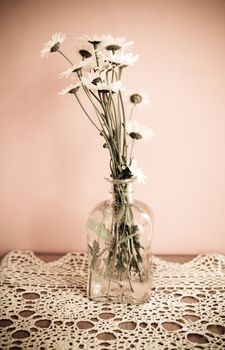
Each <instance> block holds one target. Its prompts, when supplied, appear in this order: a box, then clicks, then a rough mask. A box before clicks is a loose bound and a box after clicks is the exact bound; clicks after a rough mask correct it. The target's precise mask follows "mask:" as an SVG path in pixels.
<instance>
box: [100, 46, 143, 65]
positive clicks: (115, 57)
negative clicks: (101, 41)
mask: <svg viewBox="0 0 225 350" xmlns="http://www.w3.org/2000/svg"><path fill="white" fill-rule="evenodd" d="M99 54H100V56H101V57H102V59H103V60H104V61H108V62H110V63H113V64H116V65H120V66H128V65H133V64H134V63H135V62H137V60H138V58H139V56H138V55H134V54H133V53H132V52H126V53H125V52H124V51H123V50H120V51H116V52H113V51H107V52H106V53H104V52H100V53H99Z"/></svg>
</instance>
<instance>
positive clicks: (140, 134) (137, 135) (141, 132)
mask: <svg viewBox="0 0 225 350" xmlns="http://www.w3.org/2000/svg"><path fill="white" fill-rule="evenodd" d="M126 131H127V133H128V135H129V136H130V137H131V138H132V139H133V140H141V141H143V142H148V141H151V140H152V139H153V138H154V136H155V135H154V132H153V130H152V129H150V128H147V127H146V126H144V125H140V124H139V123H138V122H137V121H135V120H129V121H127V122H126Z"/></svg>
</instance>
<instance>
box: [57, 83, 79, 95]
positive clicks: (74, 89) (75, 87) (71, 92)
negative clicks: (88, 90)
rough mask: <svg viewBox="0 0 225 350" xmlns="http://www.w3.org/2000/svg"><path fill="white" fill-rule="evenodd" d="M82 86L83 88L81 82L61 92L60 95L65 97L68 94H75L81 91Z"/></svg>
mask: <svg viewBox="0 0 225 350" xmlns="http://www.w3.org/2000/svg"><path fill="white" fill-rule="evenodd" d="M80 86H81V82H80V81H79V82H78V83H76V84H71V85H70V86H68V87H66V88H65V89H63V90H62V91H60V92H59V95H62V96H65V95H66V94H75V93H76V92H77V91H78V90H79V88H80Z"/></svg>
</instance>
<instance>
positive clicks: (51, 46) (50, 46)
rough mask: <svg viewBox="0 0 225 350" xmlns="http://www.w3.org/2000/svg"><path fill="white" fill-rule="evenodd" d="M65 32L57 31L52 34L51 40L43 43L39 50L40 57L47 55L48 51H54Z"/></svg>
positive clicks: (62, 39)
mask: <svg viewBox="0 0 225 350" xmlns="http://www.w3.org/2000/svg"><path fill="white" fill-rule="evenodd" d="M65 37H66V36H65V34H63V33H61V32H59V33H55V34H54V35H52V38H51V40H49V41H47V42H46V43H44V46H43V48H42V50H41V57H44V56H46V57H48V55H49V53H50V52H55V51H57V50H58V49H59V46H60V44H61V43H62V42H63V41H64V40H65Z"/></svg>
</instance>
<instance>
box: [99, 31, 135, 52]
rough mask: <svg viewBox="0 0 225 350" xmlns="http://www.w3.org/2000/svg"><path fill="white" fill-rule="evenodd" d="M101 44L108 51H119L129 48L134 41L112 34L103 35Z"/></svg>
mask: <svg viewBox="0 0 225 350" xmlns="http://www.w3.org/2000/svg"><path fill="white" fill-rule="evenodd" d="M101 46H103V47H104V48H105V49H106V50H108V51H113V52H115V51H117V50H129V49H132V48H133V46H134V42H133V41H127V39H126V38H124V37H116V38H113V37H112V36H111V35H109V34H107V35H103V36H102V42H101Z"/></svg>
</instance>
